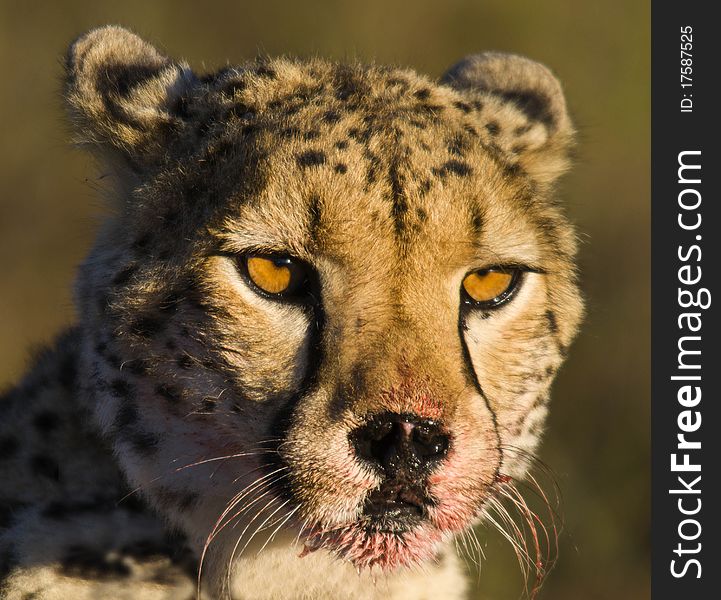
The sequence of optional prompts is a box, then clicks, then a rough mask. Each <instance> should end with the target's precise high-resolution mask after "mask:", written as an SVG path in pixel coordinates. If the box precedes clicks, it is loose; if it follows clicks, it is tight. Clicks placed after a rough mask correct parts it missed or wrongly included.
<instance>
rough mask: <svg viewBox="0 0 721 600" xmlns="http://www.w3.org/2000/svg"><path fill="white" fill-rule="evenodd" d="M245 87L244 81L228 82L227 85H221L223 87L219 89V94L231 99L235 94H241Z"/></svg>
mask: <svg viewBox="0 0 721 600" xmlns="http://www.w3.org/2000/svg"><path fill="white" fill-rule="evenodd" d="M246 87H247V86H246V83H245V81H241V80H235V81H229V82H228V83H226V84H224V85H223V87H222V88H221V89H220V93H221V94H223V95H225V96H230V97H231V98H233V97H234V96H235V95H236V93H237V92H242V91H243V90H244V89H245V88H246Z"/></svg>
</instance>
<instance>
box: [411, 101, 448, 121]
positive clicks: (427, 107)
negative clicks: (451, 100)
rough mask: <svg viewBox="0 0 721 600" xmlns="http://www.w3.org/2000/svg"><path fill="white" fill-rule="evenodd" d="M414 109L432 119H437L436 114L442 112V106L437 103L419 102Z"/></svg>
mask: <svg viewBox="0 0 721 600" xmlns="http://www.w3.org/2000/svg"><path fill="white" fill-rule="evenodd" d="M416 109H417V111H418V112H419V113H421V114H423V115H425V116H426V117H427V118H430V119H431V120H432V121H435V120H437V118H438V114H440V113H442V112H443V107H442V106H440V105H439V104H419V105H418V106H417V107H416Z"/></svg>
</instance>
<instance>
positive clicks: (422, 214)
mask: <svg viewBox="0 0 721 600" xmlns="http://www.w3.org/2000/svg"><path fill="white" fill-rule="evenodd" d="M416 216H417V217H418V220H419V221H421V222H422V223H425V222H426V221H427V220H428V213H427V212H426V211H425V210H423V209H422V208H416Z"/></svg>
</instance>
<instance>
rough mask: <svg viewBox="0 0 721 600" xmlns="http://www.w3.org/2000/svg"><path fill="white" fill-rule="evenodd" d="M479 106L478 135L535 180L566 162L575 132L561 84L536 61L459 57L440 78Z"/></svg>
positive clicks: (555, 173)
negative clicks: (481, 132)
mask: <svg viewBox="0 0 721 600" xmlns="http://www.w3.org/2000/svg"><path fill="white" fill-rule="evenodd" d="M441 83H444V84H446V85H449V86H451V87H453V88H455V89H456V90H458V91H460V92H461V93H463V94H465V95H467V96H471V97H472V98H473V99H474V100H476V101H477V102H476V103H475V105H476V106H479V107H482V108H481V110H480V112H479V113H476V114H477V115H478V118H479V119H480V121H481V123H480V125H482V130H483V135H484V136H486V137H487V138H488V142H489V143H490V144H491V145H492V146H494V147H496V148H497V149H498V150H500V151H501V153H502V154H503V155H504V156H505V157H506V158H507V159H508V160H509V161H510V162H511V163H513V164H518V165H519V166H520V167H521V168H523V169H524V170H525V171H526V172H527V173H529V175H530V176H531V177H532V178H533V179H534V180H536V181H537V182H538V183H541V184H551V183H552V182H553V181H555V180H556V179H557V178H558V177H559V176H560V175H561V174H562V173H564V172H565V171H566V170H567V169H568V167H569V166H570V150H571V148H572V147H573V145H574V139H575V131H574V129H573V125H572V123H571V119H570V117H569V115H568V110H567V108H566V99H565V97H564V95H563V90H562V89H561V84H560V82H559V81H558V79H556V77H555V76H554V75H553V73H551V71H550V70H549V69H548V68H547V67H545V66H543V65H542V64H540V63H538V62H535V61H533V60H530V59H528V58H524V57H522V56H516V55H513V54H502V53H497V52H486V53H484V54H475V55H471V56H467V57H465V58H464V59H463V60H461V61H460V62H458V63H457V64H455V65H454V66H453V67H451V68H450V69H449V70H448V71H447V72H446V74H445V75H444V76H443V78H442V79H441Z"/></svg>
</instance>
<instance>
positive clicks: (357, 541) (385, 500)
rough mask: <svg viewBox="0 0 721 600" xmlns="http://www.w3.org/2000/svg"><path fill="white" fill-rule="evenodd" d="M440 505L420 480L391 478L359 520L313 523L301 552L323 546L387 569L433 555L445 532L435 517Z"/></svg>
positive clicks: (355, 562)
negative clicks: (411, 480)
mask: <svg viewBox="0 0 721 600" xmlns="http://www.w3.org/2000/svg"><path fill="white" fill-rule="evenodd" d="M435 505H436V502H435V501H434V500H433V499H432V498H431V497H430V496H429V495H428V494H427V492H426V490H425V489H424V488H423V487H421V486H420V485H417V484H410V483H407V482H402V481H398V480H387V481H385V482H383V483H382V484H381V485H380V486H379V487H378V488H376V489H374V490H372V491H371V492H370V493H369V494H368V495H367V497H366V499H365V501H364V502H363V506H362V512H361V514H360V516H359V517H358V518H357V519H356V520H355V521H352V522H350V523H345V524H342V525H338V526H333V527H329V528H323V527H321V526H316V527H315V528H309V529H307V530H306V531H305V532H304V533H305V535H304V539H305V546H304V549H303V552H302V554H301V556H303V555H305V554H307V553H309V552H313V551H315V550H318V549H321V548H323V549H325V550H328V551H329V552H331V553H333V554H335V555H336V556H338V557H340V558H341V559H343V560H346V561H349V562H351V563H352V564H353V565H354V566H355V567H356V568H357V569H373V568H380V569H381V570H383V571H391V570H394V569H396V568H399V567H408V566H411V565H414V564H418V563H421V562H424V561H426V560H430V559H433V558H434V557H435V556H436V554H437V551H438V546H439V544H440V542H441V540H442V538H443V533H442V531H441V530H440V529H439V528H438V527H437V526H436V525H435V524H434V523H433V522H432V519H431V517H430V511H431V510H432V508H433V507H434V506H435Z"/></svg>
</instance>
